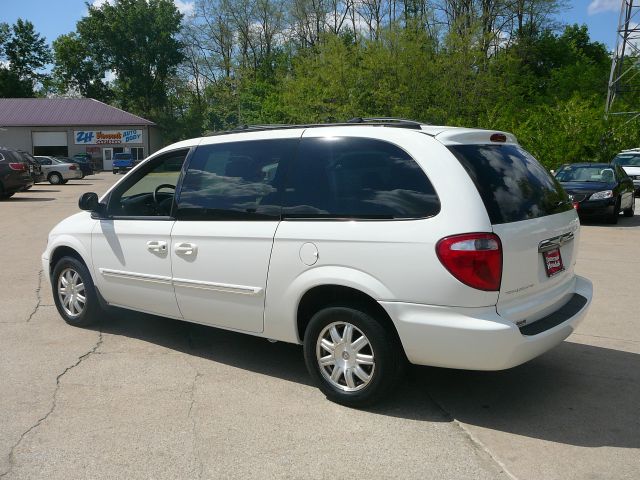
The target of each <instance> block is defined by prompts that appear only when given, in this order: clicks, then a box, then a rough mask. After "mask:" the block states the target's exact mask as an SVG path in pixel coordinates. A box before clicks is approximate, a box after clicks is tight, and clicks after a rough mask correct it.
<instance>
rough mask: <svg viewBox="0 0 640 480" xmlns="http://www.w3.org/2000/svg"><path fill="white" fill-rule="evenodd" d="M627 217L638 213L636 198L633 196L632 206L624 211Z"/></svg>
mask: <svg viewBox="0 0 640 480" xmlns="http://www.w3.org/2000/svg"><path fill="white" fill-rule="evenodd" d="M622 212H623V214H624V216H625V217H633V216H634V215H635V213H636V199H635V197H633V200H631V206H630V207H629V208H625V209H624V210H623V211H622Z"/></svg>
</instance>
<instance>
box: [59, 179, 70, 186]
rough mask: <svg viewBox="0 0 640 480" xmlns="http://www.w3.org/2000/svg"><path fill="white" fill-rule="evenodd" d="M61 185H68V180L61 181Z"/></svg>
mask: <svg viewBox="0 0 640 480" xmlns="http://www.w3.org/2000/svg"><path fill="white" fill-rule="evenodd" d="M60 183H61V184H62V185H66V184H67V183H69V180H62V182H60Z"/></svg>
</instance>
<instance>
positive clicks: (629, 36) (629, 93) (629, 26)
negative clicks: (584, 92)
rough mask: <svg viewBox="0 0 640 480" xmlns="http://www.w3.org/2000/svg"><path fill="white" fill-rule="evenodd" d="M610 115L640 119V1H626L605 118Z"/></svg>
mask: <svg viewBox="0 0 640 480" xmlns="http://www.w3.org/2000/svg"><path fill="white" fill-rule="evenodd" d="M616 100H618V101H616ZM621 102H624V103H623V104H622V105H620V103H621ZM629 102H631V103H629ZM629 104H631V105H632V108H625V107H626V106H627V105H629ZM619 105H620V106H619ZM610 115H620V116H627V117H630V118H629V120H628V121H627V123H628V122H630V121H632V120H633V119H636V118H640V0H622V6H621V8H620V20H619V21H618V28H617V32H616V50H615V51H614V52H613V59H612V61H611V75H610V76H609V91H608V93H607V104H606V106H605V118H609V116H610Z"/></svg>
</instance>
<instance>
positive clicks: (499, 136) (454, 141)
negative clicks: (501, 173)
mask: <svg viewBox="0 0 640 480" xmlns="http://www.w3.org/2000/svg"><path fill="white" fill-rule="evenodd" d="M435 138H436V139H437V140H438V141H440V142H441V143H442V144H444V145H465V144H471V145H478V144H487V145H499V144H502V143H509V144H518V139H517V138H516V136H515V135H514V134H513V133H509V132H501V131H498V130H476V129H471V128H455V129H451V130H445V131H443V132H440V133H438V134H437V135H435Z"/></svg>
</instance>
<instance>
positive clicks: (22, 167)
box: [9, 162, 27, 172]
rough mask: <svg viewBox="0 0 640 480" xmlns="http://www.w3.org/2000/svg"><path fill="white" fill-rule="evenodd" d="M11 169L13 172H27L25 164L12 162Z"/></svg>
mask: <svg viewBox="0 0 640 480" xmlns="http://www.w3.org/2000/svg"><path fill="white" fill-rule="evenodd" d="M9 168H10V169H11V170H16V171H18V172H26V171H27V166H26V165H25V164H24V163H18V162H12V163H9Z"/></svg>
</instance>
